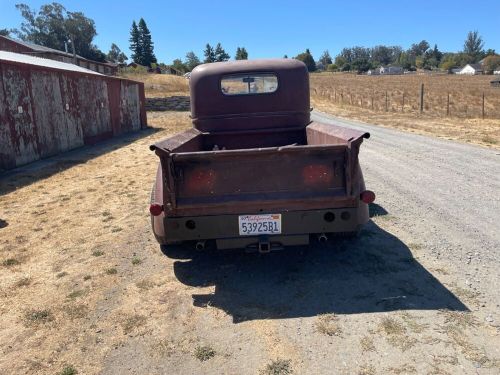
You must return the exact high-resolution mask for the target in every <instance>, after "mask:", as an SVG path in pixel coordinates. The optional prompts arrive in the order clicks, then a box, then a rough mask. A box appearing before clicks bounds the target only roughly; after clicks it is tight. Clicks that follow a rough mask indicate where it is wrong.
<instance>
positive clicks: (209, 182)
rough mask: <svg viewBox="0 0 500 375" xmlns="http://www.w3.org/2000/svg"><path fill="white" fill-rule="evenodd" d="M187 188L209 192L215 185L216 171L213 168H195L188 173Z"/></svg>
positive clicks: (191, 190)
mask: <svg viewBox="0 0 500 375" xmlns="http://www.w3.org/2000/svg"><path fill="white" fill-rule="evenodd" d="M185 186H186V189H187V190H188V191H189V192H192V193H197V192H200V193H201V192H207V191H211V190H213V188H214V186H215V171H213V170H212V169H194V170H192V171H189V172H187V173H186V182H185Z"/></svg>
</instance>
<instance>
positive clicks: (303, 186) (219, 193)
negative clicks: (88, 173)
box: [151, 122, 369, 217]
mask: <svg viewBox="0 0 500 375" xmlns="http://www.w3.org/2000/svg"><path fill="white" fill-rule="evenodd" d="M368 137H369V134H368V133H362V132H359V131H356V130H351V129H346V128H343V127H338V126H331V125H325V124H321V123H315V122H312V123H311V124H309V125H308V126H307V127H305V128H304V127H302V128H297V129H293V128H292V129H290V128H288V129H283V130H276V129H273V130H268V131H266V130H259V131H245V132H225V133H224V132H219V133H203V132H200V131H198V130H196V129H190V130H188V131H186V132H184V133H181V134H179V135H177V136H174V137H171V138H169V139H166V140H163V141H161V142H158V143H156V144H155V145H153V146H151V148H152V150H155V152H156V154H157V155H158V156H159V157H160V161H161V166H160V169H159V172H158V173H159V174H161V177H162V178H159V179H158V180H159V181H162V182H163V184H162V185H163V186H157V190H161V194H162V198H163V199H162V201H163V205H164V209H165V215H167V216H170V217H182V216H189V215H223V214H236V213H238V214H241V213H259V212H269V210H279V212H282V211H291V210H305V209H307V210H310V209H315V208H318V209H319V208H324V207H331V208H335V207H353V206H355V205H357V204H358V201H359V190H360V188H359V186H355V185H356V184H353V183H352V181H358V180H359V179H358V176H357V175H356V174H358V173H360V172H359V168H358V152H359V146H360V144H361V142H362V140H363V138H368Z"/></svg>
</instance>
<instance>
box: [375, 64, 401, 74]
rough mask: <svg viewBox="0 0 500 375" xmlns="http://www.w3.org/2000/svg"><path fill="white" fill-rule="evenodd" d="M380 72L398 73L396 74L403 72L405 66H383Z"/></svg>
mask: <svg viewBox="0 0 500 375" xmlns="http://www.w3.org/2000/svg"><path fill="white" fill-rule="evenodd" d="M380 74H384V75H385V74H390V75H396V74H403V68H401V67H400V66H382V67H380Z"/></svg>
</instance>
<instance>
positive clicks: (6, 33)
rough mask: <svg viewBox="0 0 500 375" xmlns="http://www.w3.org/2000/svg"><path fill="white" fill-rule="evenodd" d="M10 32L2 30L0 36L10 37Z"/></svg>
mask: <svg viewBox="0 0 500 375" xmlns="http://www.w3.org/2000/svg"><path fill="white" fill-rule="evenodd" d="M9 34H10V31H9V30H8V29H0V35H2V36H9Z"/></svg>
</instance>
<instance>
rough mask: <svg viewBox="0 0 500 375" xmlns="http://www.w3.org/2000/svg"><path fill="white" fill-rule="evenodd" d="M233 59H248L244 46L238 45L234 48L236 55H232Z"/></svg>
mask: <svg viewBox="0 0 500 375" xmlns="http://www.w3.org/2000/svg"><path fill="white" fill-rule="evenodd" d="M234 59H235V60H248V52H247V50H246V49H245V47H242V48H240V47H238V48H237V49H236V55H235V56H234Z"/></svg>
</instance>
